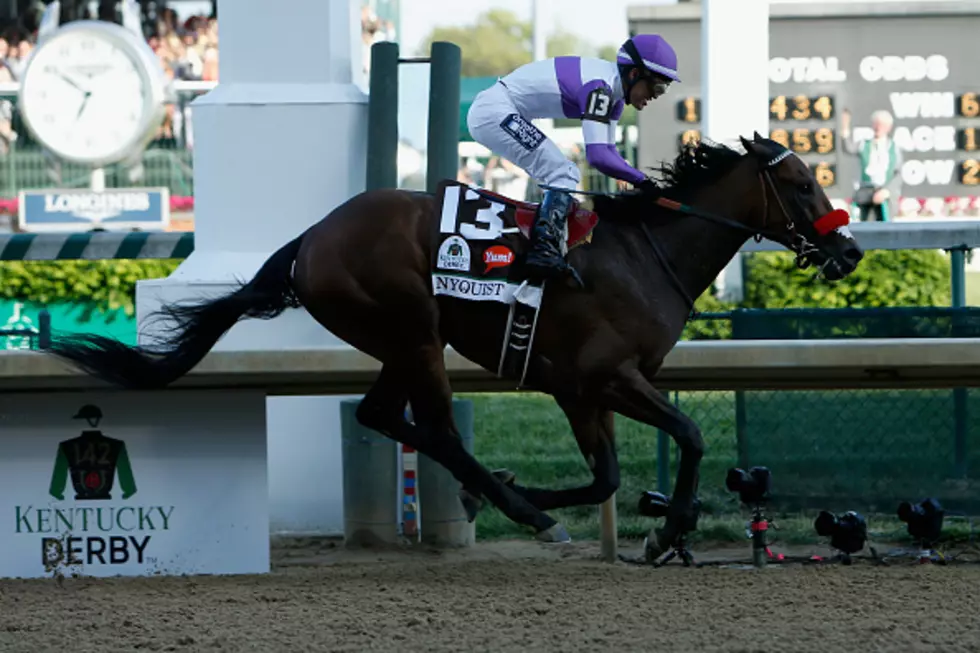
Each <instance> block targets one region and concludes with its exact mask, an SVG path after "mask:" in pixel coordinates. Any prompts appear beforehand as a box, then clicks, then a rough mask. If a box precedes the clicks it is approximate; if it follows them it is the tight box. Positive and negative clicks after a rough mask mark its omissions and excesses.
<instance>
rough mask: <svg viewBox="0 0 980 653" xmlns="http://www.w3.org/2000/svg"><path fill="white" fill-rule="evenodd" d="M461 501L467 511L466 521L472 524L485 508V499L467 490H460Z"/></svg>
mask: <svg viewBox="0 0 980 653" xmlns="http://www.w3.org/2000/svg"><path fill="white" fill-rule="evenodd" d="M459 502H460V503H461V504H463V510H465V511H466V521H467V522H469V523H471V524H472V523H473V520H475V519H476V516H477V515H478V514H479V513H480V510H482V509H483V499H480V498H478V497H475V496H473V495H472V494H470V493H469V492H467V491H466V490H460V491H459Z"/></svg>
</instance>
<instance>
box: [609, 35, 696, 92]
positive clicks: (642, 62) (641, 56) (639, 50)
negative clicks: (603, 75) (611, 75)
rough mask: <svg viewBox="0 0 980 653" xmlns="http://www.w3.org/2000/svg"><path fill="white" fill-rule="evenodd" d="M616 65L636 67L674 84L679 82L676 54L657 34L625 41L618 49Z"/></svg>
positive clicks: (637, 36) (638, 36)
mask: <svg viewBox="0 0 980 653" xmlns="http://www.w3.org/2000/svg"><path fill="white" fill-rule="evenodd" d="M616 63H617V64H619V65H620V66H621V67H622V66H637V67H639V68H641V69H644V70H648V71H650V72H651V73H656V74H658V75H663V76H664V77H666V78H668V79H671V80H673V81H675V82H679V81H681V80H680V78H679V77H678V76H677V54H676V53H675V52H674V48H672V47H670V44H669V43H667V41H665V40H664V38H663V37H662V36H660V35H659V34H637V35H636V36H634V37H632V38H629V39H627V40H626V42H625V43H623V45H622V47H621V48H619V52H618V53H617V55H616Z"/></svg>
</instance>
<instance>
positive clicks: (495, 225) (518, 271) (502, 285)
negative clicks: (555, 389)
mask: <svg viewBox="0 0 980 653" xmlns="http://www.w3.org/2000/svg"><path fill="white" fill-rule="evenodd" d="M436 200H437V203H438V207H439V216H440V219H439V221H438V224H437V225H436V226H435V231H436V233H435V234H434V237H435V243H434V244H435V247H433V257H432V258H433V260H432V289H433V293H434V294H435V295H436V296H442V297H448V298H455V299H457V300H464V301H490V302H499V303H502V304H505V305H508V306H509V312H508V316H507V321H506V323H505V325H504V330H503V340H502V345H501V353H500V361H499V365H498V369H497V376H499V377H501V378H510V379H514V380H516V381H517V382H518V386H521V385H523V383H524V378H525V375H526V374H527V366H528V361H529V360H530V353H531V347H532V344H533V342H534V329H535V327H536V325H537V318H538V309H539V308H540V307H541V300H542V298H543V294H544V287H543V286H538V285H532V284H529V283H528V282H527V277H526V276H525V274H524V269H523V266H524V260H525V258H526V256H527V252H528V250H529V249H530V233H531V227H532V226H533V224H534V219H535V216H536V214H537V210H538V205H537V204H533V203H530V202H520V201H517V200H512V199H510V198H507V197H504V196H503V195H499V194H497V193H493V192H491V191H486V190H483V189H477V188H472V187H470V186H468V185H466V184H462V183H460V182H457V181H452V180H446V181H443V182H442V183H441V184H440V185H439V189H438V191H437V194H436ZM598 221H599V218H598V216H597V215H596V214H595V213H594V212H593V211H589V210H587V209H584V208H582V207H581V206H580V205H579V203H578V202H577V201H574V200H573V202H572V205H571V207H570V209H569V214H568V220H567V221H566V227H565V238H564V239H563V241H564V242H563V243H562V244H563V245H564V247H563V250H564V251H565V252H566V253H567V252H568V251H569V250H572V249H574V248H576V247H578V246H580V245H582V244H583V243H586V242H589V240H591V238H592V231H593V229H595V226H596V224H597V223H598Z"/></svg>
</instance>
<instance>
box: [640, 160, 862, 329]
mask: <svg viewBox="0 0 980 653" xmlns="http://www.w3.org/2000/svg"><path fill="white" fill-rule="evenodd" d="M783 158H785V156H778V157H776V158H775V159H773V160H772V161H770V162H768V164H767V165H766V166H765V168H763V169H762V170H760V171H759V180H760V185H761V186H762V206H763V209H762V215H763V221H762V228H761V229H760V228H754V227H749V226H747V225H744V224H742V223H741V222H736V221H735V220H730V219H728V218H725V217H722V216H720V215H717V214H715V213H711V212H709V211H702V210H700V209H696V208H694V207H692V206H689V205H687V204H682V203H681V202H677V201H675V200H671V199H667V198H666V197H658V198H657V199H656V200H654V203H655V204H657V205H658V206H660V207H662V208H665V209H668V210H671V211H676V212H677V213H684V214H686V215H691V216H695V217H698V218H703V219H705V220H708V221H710V222H715V223H717V224H721V225H724V226H727V227H730V228H732V229H736V230H738V231H742V232H745V233H748V234H749V235H750V236H751V237H752V238H754V239H755V241H756V242H757V243H758V242H762V239H763V238H766V237H768V238H769V239H770V240H772V241H774V242H777V243H782V244H784V245H786V246H787V247H788V248H789V249H790V250H791V251H792V252H793V253H794V254H796V266H797V267H798V268H799V269H801V270H805V269H806V268H808V267H809V266H810V264H811V263H810V260H809V257H810V255H811V254H813V253H815V252H818V251H819V249H818V248H817V247H816V246H815V245H813V244H812V243H811V242H810V241H809V240H807V238H806V237H805V236H803V235H802V234H801V233H799V232H798V231H797V230H796V223H795V222H794V221H793V220H792V218H790V214H789V211H787V210H786V205H785V204H783V199H782V197H780V195H779V192H778V191H777V190H776V185H775V183H774V182H773V180H772V176H771V175H770V173H769V169H770V168H772V167H773V166H774V165H776V164H777V163H779V162H780V161H782V159H783ZM767 190H769V191H771V192H772V196H773V197H775V198H776V205H777V206H778V207H779V210H780V212H781V213H782V214H783V217H784V218H785V219H786V221H785V225H786V232H785V234H781V233H779V232H776V231H773V230H771V229H768V228H766V224H767V222H768V219H769V193H768V192H767ZM841 214H843V215H841ZM847 223H848V219H847V214H846V212H843V211H840V210H839V209H838V210H837V211H832V212H831V213H828V214H827V215H825V216H822V217H821V218H819V219H818V220H816V221H815V222H814V228H815V229H816V231H817V233H818V234H820V235H826V234H827V233H830V232H831V231H833V230H834V229H837V228H838V227H843V226H845V225H847ZM641 227H642V230H643V235H644V236H646V239H647V241H648V242H649V243H650V246H651V248H652V249H653V253H654V255H655V257H656V258H657V260H658V262H659V263H660V265H661V266H662V267H663V268H664V270H665V271H666V272H667V275H668V277H669V278H670V282H671V284H672V285H673V286H674V288H675V289H676V290H677V291H678V292H679V293H680V295H681V297H683V298H684V301H685V302H686V303H687V306H688V310H689V314H688V318H687V319H688V320H692V319H694V318H696V317H697V316H698V315H700V312H699V311H697V310H696V309H695V308H694V302H695V299H692V298H691V295H690V293H688V292H687V290H686V289H685V288H684V284H683V283H681V280H680V278H679V277H678V276H677V273H676V271H675V270H674V268H673V266H672V265H671V264H670V261H669V260H668V259H667V256H666V255H665V254H664V251H663V249H662V248H661V247H660V245H659V244H657V241H656V239H655V238H654V237H653V234H652V233H651V232H650V227H649V225H648V224H647V223H646V222H642V223H641ZM783 236H788V240H786V241H784V240H783Z"/></svg>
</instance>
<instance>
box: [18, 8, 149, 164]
mask: <svg viewBox="0 0 980 653" xmlns="http://www.w3.org/2000/svg"><path fill="white" fill-rule="evenodd" d="M166 85H167V80H166V78H165V77H164V74H163V69H162V67H161V66H160V63H159V61H158V60H157V58H156V56H155V55H154V53H153V51H152V50H151V49H150V47H149V46H148V45H147V44H146V42H145V41H143V40H142V39H141V38H140V37H139V36H137V35H136V34H134V33H133V32H131V31H129V30H128V29H126V28H124V27H122V26H120V25H117V24H115V23H109V22H104V21H76V22H72V23H68V24H67V25H65V26H63V27H60V28H58V29H57V30H56V31H55V32H53V33H52V34H51V35H50V36H49V37H47V38H46V39H45V40H44V41H42V42H41V43H40V44H39V45H38V47H37V49H36V50H35V52H34V56H33V57H32V58H31V60H30V63H29V64H28V66H27V69H26V70H25V72H24V78H23V81H22V83H21V88H20V97H19V106H20V111H21V114H22V115H23V118H24V122H25V124H26V125H27V127H28V129H30V131H31V133H32V134H33V135H34V137H35V138H36V139H37V140H38V141H39V142H40V143H41V144H42V145H44V146H45V147H46V148H48V149H50V150H51V151H52V152H53V153H54V154H56V155H57V156H59V157H61V158H62V159H65V160H67V161H73V162H75V163H82V164H88V165H91V166H93V167H100V166H104V165H108V164H111V163H116V162H119V161H122V160H124V159H126V158H128V157H129V156H130V155H132V154H134V153H136V152H137V151H139V150H141V149H142V148H143V147H144V146H145V145H146V143H147V142H148V141H149V140H150V139H152V138H153V136H154V134H155V133H156V130H157V129H158V128H159V126H160V124H161V123H162V121H163V117H164V110H165V105H164V103H165V90H166Z"/></svg>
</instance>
